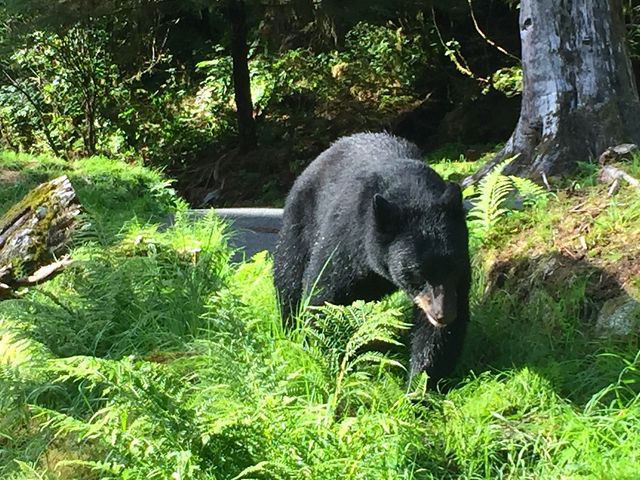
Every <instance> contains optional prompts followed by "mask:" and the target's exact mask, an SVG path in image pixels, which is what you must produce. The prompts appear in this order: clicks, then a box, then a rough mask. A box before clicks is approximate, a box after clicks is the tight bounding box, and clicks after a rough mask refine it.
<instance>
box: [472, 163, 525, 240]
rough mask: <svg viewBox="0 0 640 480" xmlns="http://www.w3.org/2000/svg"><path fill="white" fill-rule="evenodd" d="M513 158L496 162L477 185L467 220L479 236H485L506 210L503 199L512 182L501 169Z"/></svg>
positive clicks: (505, 198)
mask: <svg viewBox="0 0 640 480" xmlns="http://www.w3.org/2000/svg"><path fill="white" fill-rule="evenodd" d="M513 158H515V157H513ZM513 158H508V159H506V160H504V161H503V162H501V163H500V164H498V165H497V166H496V167H495V168H494V169H493V170H492V171H491V172H490V173H489V174H488V175H486V176H485V177H484V178H483V179H482V181H481V182H480V185H479V186H478V196H477V197H476V201H475V203H474V206H473V208H472V209H471V211H470V212H469V220H470V226H471V227H472V230H475V233H476V234H478V235H479V236H480V237H485V236H486V235H487V233H488V232H489V231H491V229H493V228H494V227H495V225H496V224H497V222H498V220H499V218H500V217H501V216H502V215H503V214H505V213H506V212H507V210H508V209H507V208H505V201H506V200H507V197H508V196H509V192H511V190H513V182H512V181H511V178H510V177H507V176H505V175H503V174H502V170H504V168H505V167H506V166H507V165H508V164H509V163H510V162H511V161H512V160H513Z"/></svg>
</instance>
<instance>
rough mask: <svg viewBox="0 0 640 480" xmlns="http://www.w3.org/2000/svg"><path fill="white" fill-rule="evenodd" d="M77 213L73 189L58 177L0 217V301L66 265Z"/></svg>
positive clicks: (45, 278) (48, 276)
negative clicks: (66, 254) (67, 251)
mask: <svg viewBox="0 0 640 480" xmlns="http://www.w3.org/2000/svg"><path fill="white" fill-rule="evenodd" d="M79 213H80V204H79V203H78V199H77V197H76V193H75V191H74V189H73V186H72V185H71V182H70V181H69V179H68V178H67V177H66V176H62V177H58V178H55V179H53V180H51V181H49V182H46V183H43V184H41V185H39V186H38V187H36V188H35V189H33V190H32V191H31V192H30V193H28V194H27V195H26V196H25V197H24V198H23V199H22V200H21V201H20V202H18V203H17V204H16V205H14V206H13V207H11V208H10V209H9V210H8V211H7V212H6V213H5V214H4V215H3V216H2V217H0V299H4V298H10V297H13V296H15V291H16V289H17V288H19V287H25V286H30V285H36V284H38V283H41V282H44V281H46V280H48V279H49V278H52V277H53V276H55V275H56V274H57V273H59V272H60V271H62V269H64V268H65V267H66V266H68V265H69V263H70V260H69V258H68V257H66V256H64V254H65V252H66V250H67V248H68V242H69V239H70V237H71V233H72V231H73V229H74V226H75V224H76V217H77V216H78V214H79Z"/></svg>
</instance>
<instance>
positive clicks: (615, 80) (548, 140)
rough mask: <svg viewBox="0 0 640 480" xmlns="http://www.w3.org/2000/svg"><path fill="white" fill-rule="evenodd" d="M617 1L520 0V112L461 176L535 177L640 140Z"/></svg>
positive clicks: (639, 113) (639, 115)
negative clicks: (495, 149) (498, 172)
mask: <svg viewBox="0 0 640 480" xmlns="http://www.w3.org/2000/svg"><path fill="white" fill-rule="evenodd" d="M624 35H625V25H624V20H623V17H622V5H621V3H620V0H611V1H609V0H581V1H573V0H522V1H521V2H520V38H521V42H522V69H523V92H522V107H521V112H520V119H519V121H518V124H517V126H516V128H515V131H514V132H513V134H512V136H511V138H510V139H509V140H508V141H507V143H506V145H505V147H504V148H503V149H502V151H501V152H500V153H499V154H498V155H497V156H496V157H495V158H494V159H492V160H491V161H490V162H489V163H488V164H487V165H485V166H484V167H483V168H482V169H480V171H479V172H478V173H477V174H475V175H473V176H472V177H469V178H467V179H465V181H464V182H463V184H464V185H469V184H471V183H474V182H475V181H477V180H478V179H480V178H481V177H482V176H484V175H485V174H486V173H488V172H489V171H490V170H491V169H492V168H493V167H494V166H495V165H496V164H497V163H499V162H500V161H502V160H503V159H505V158H508V157H511V156H514V155H517V154H519V157H518V158H517V159H516V160H514V161H513V162H512V163H511V164H510V165H509V166H508V167H507V169H505V172H507V173H512V174H513V173H515V174H519V175H526V176H530V177H533V178H535V177H538V178H540V175H541V174H544V175H547V176H549V175H557V174H563V173H567V172H570V171H571V170H572V169H573V167H575V165H576V162H578V161H592V160H594V159H597V158H598V156H599V155H600V154H601V153H602V152H603V151H604V150H606V149H607V148H608V147H610V146H612V145H618V144H621V143H636V144H637V143H638V141H640V102H639V100H638V93H637V89H636V85H635V81H634V77H633V72H632V69H631V62H630V60H629V55H628V52H627V47H626V45H625V41H624Z"/></svg>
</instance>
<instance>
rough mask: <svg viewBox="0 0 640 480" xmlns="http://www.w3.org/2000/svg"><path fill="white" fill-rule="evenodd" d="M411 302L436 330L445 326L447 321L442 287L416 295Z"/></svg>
mask: <svg viewBox="0 0 640 480" xmlns="http://www.w3.org/2000/svg"><path fill="white" fill-rule="evenodd" d="M413 302H414V303H415V304H416V305H417V306H418V307H419V308H420V310H422V311H423V312H424V314H425V315H426V317H427V320H429V323H431V324H432V325H433V326H434V327H436V328H442V327H444V326H446V325H447V323H448V321H447V320H448V319H447V318H446V316H445V312H444V311H445V308H444V289H443V288H442V287H440V288H438V287H435V288H429V289H427V290H425V291H423V292H421V293H420V294H419V295H417V296H416V297H415V298H414V299H413Z"/></svg>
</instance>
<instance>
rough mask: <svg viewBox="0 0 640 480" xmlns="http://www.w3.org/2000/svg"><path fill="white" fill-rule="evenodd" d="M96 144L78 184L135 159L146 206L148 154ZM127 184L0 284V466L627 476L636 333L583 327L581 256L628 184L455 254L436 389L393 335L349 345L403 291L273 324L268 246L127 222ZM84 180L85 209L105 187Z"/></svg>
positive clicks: (609, 235)
mask: <svg viewBox="0 0 640 480" xmlns="http://www.w3.org/2000/svg"><path fill="white" fill-rule="evenodd" d="M96 162H97V163H95V164H93V163H91V162H89V163H87V164H86V165H85V167H84V168H85V170H83V171H82V172H83V173H82V175H87V178H89V179H90V180H89V181H90V185H92V186H93V187H96V186H97V188H96V190H97V191H100V190H104V191H107V190H109V189H112V188H115V187H117V183H118V180H117V179H118V178H125V179H126V178H130V179H134V180H132V182H134V183H135V182H138V180H135V179H136V178H137V179H140V178H142V179H143V180H141V181H140V182H141V183H140V185H141V186H140V187H139V188H140V189H141V190H140V192H141V193H140V195H141V196H142V197H143V198H141V199H138V200H136V201H139V202H140V204H138V205H139V206H140V208H141V209H142V210H140V211H141V212H147V214H149V213H150V212H151V213H153V212H155V211H156V210H155V208H156V207H159V206H164V205H166V204H165V203H163V201H164V200H162V201H160V203H156V202H158V199H164V198H165V197H164V196H163V195H165V194H166V193H164V190H163V188H164V187H162V185H163V182H164V181H163V180H162V178H161V177H160V176H156V175H158V174H157V173H147V172H145V171H144V170H143V169H142V170H139V171H138V173H135V174H134V173H132V172H130V171H129V170H128V168H129V167H126V166H123V165H122V164H118V165H112V164H111V163H109V162H108V161H106V160H96ZM27 163H28V162H27ZM53 164H54V165H57V164H56V163H55V162H53ZM102 167H104V169H102ZM52 168H53V167H52ZM55 168H58V167H57V166H56V167H55ZM65 168H67V167H66V166H65V167H61V170H60V172H62V171H66V170H64V169H65ZM138 168H141V167H134V171H136V169H138ZM447 168H450V169H451V171H452V172H453V171H457V172H462V171H465V169H466V168H467V166H466V165H462V166H458V165H456V164H455V163H452V164H450V165H449V166H448V167H447ZM60 172H57V171H56V174H58V173H60ZM82 175H80V174H78V177H77V181H78V182H80V180H81V178H82ZM145 179H147V180H150V182H147V180H145ZM125 183H126V182H125ZM584 183H588V182H586V181H585V182H584ZM149 185H152V186H154V185H155V186H157V188H156V187H153V188H151V189H149V188H147V187H149ZM23 187H24V188H26V186H23ZM21 188H22V187H21ZM77 188H78V193H79V195H80V192H81V191H82V189H84V188H85V187H80V186H78V187H77ZM86 188H87V189H89V188H90V186H87V187H86ZM131 188H133V187H131ZM135 188H138V187H135ZM135 188H133V190H132V189H130V187H127V188H126V189H125V190H124V193H123V195H124V196H123V197H122V203H119V202H115V203H112V204H111V205H110V206H109V208H110V209H112V213H108V210H107V209H106V208H107V205H106V203H105V205H104V208H105V210H104V215H105V217H103V218H105V221H106V222H109V224H110V225H111V226H110V227H109V228H107V229H105V230H103V233H102V236H103V237H104V239H105V241H104V242H100V241H97V240H96V236H95V235H91V234H86V235H85V236H84V237H83V236H82V235H79V239H78V241H77V244H76V245H75V247H74V249H73V252H72V254H73V257H74V258H75V259H76V260H77V263H76V265H75V266H74V267H73V268H70V269H69V270H68V271H66V272H64V273H63V274H62V275H60V276H59V277H57V278H56V279H54V280H52V281H50V282H47V283H46V284H44V285H42V286H39V287H36V288H34V289H32V290H30V291H28V292H23V294H24V298H22V299H18V300H10V301H4V302H0V477H1V478H7V479H25V478H29V479H31V478H33V479H35V478H45V479H63V478H64V479H72V478H78V479H80V478H82V479H91V478H117V479H125V478H126V479H131V478H140V479H142V478H144V479H147V478H150V479H152V478H158V479H168V478H180V479H196V480H197V479H233V478H237V479H241V478H247V479H248V478H260V479H280V478H281V479H298V478H299V479H314V480H315V479H320V480H322V479H336V478H350V479H363V480H365V479H366V480H368V479H385V480H386V479H458V478H464V479H495V478H509V479H516V478H517V479H557V478H567V479H573V478H580V479H582V478H585V479H586V478H593V479H602V478H611V479H614V478H615V479H633V478H637V477H638V476H639V475H640V429H638V428H637V426H638V425H640V395H639V392H640V360H639V358H638V354H637V353H638V337H637V335H636V334H632V335H629V336H627V337H624V338H601V337H598V336H596V335H594V332H593V322H594V312H593V311H592V310H593V309H594V308H595V307H597V305H598V304H597V303H596V301H595V300H594V299H590V298H589V295H590V291H591V290H590V288H591V286H592V282H593V281H594V279H595V278H597V276H598V275H601V274H603V271H602V269H601V264H600V263H597V261H601V260H602V259H603V258H605V259H615V258H625V257H624V255H625V254H626V253H625V252H626V251H627V250H628V249H627V250H624V249H623V248H622V245H624V242H623V241H622V240H623V239H624V238H627V237H625V236H630V235H632V234H633V232H634V231H635V230H634V229H635V228H637V227H636V224H637V222H635V220H636V218H637V212H636V209H637V205H636V202H637V197H634V196H633V192H631V191H628V190H624V191H622V192H621V193H620V197H618V198H616V199H614V200H606V199H605V200H604V201H602V200H601V198H602V197H601V193H602V192H601V187H593V186H585V187H581V188H583V190H582V191H581V193H580V195H582V197H581V198H580V199H577V198H576V197H575V195H573V196H572V195H571V194H565V193H562V194H558V195H557V196H552V197H551V198H550V199H549V201H548V203H547V204H546V205H545V206H544V208H542V207H534V208H530V209H527V210H523V211H521V212H514V213H511V214H509V215H507V216H505V217H504V218H503V221H502V222H501V223H500V224H499V225H498V226H497V227H496V228H495V231H494V232H492V236H491V241H490V242H488V243H486V244H484V245H482V247H481V248H480V249H479V251H478V252H479V253H478V256H477V257H476V258H475V259H474V265H475V269H474V283H473V288H472V322H471V326H470V331H469V336H468V340H467V344H466V347H465V353H464V356H463V359H462V362H461V364H460V366H459V368H458V369H457V371H456V374H455V378H454V379H453V381H452V382H451V383H450V384H449V388H448V389H443V390H442V391H438V390H437V389H431V390H428V389H426V383H425V379H424V378H423V377H422V378H418V379H416V381H415V382H414V383H413V384H412V385H411V386H409V385H407V380H406V378H407V376H406V367H407V358H406V353H404V352H406V350H405V349H404V348H402V347H401V346H400V347H399V348H397V349H396V350H397V351H395V350H394V351H392V352H389V353H386V354H384V355H383V354H381V353H378V352H376V351H367V348H362V346H363V345H366V344H367V343H369V342H372V341H373V342H374V343H375V342H379V341H384V342H385V343H393V342H397V341H399V340H400V339H401V338H402V335H401V334H402V332H403V331H404V328H405V327H406V325H405V323H404V322H406V321H408V320H409V319H410V315H409V313H408V311H409V302H408V301H407V300H406V299H405V298H404V297H403V296H402V295H393V296H391V297H389V298H387V299H385V300H383V301H381V302H376V303H364V302H356V303H354V304H353V305H351V306H348V307H334V306H328V307H324V308H322V309H319V310H311V311H308V312H305V313H303V314H302V317H301V319H300V320H301V321H300V322H299V324H298V328H296V329H295V330H294V331H292V332H285V331H284V330H283V329H282V327H281V322H280V318H279V313H278V307H277V301H276V296H275V291H274V288H273V283H272V278H271V260H270V258H269V257H268V255H266V254H259V255H257V256H256V257H254V259H253V260H252V261H250V262H247V263H244V264H241V265H233V264H231V263H229V258H230V251H229V249H228V247H227V245H226V229H225V227H224V225H222V223H221V222H220V221H219V220H218V219H216V218H215V217H213V216H212V217H209V218H206V219H204V220H202V221H199V222H196V223H191V222H189V221H187V220H186V219H185V218H183V217H182V216H181V215H179V214H178V215H177V220H176V225H175V226H174V227H172V228H169V229H166V230H164V231H163V229H159V228H158V227H157V226H156V225H154V224H153V223H147V222H146V221H145V219H146V217H145V215H140V214H139V213H138V212H140V211H136V210H135V209H125V208H124V207H123V205H124V204H125V203H126V202H133V201H134V200H133V199H132V197H127V195H132V194H133V193H132V192H135V191H137V190H135ZM86 195H87V196H85V197H84V198H86V199H93V200H91V201H94V202H96V205H97V206H96V209H95V210H94V212H98V211H100V210H99V208H101V207H100V205H99V204H100V202H104V201H105V200H104V198H106V197H102V198H101V197H100V195H98V194H96V196H95V197H91V194H90V193H89V192H88V191H87V192H86ZM6 198H8V197H6ZM127 198H128V200H127ZM167 198H173V197H172V196H171V195H170V194H169V197H167ZM598 199H600V200H598ZM582 201H586V204H585V205H587V206H590V207H592V208H594V209H595V210H593V211H597V212H598V215H596V216H595V217H593V216H589V217H585V218H584V221H585V222H589V225H590V230H589V232H586V240H587V243H588V244H589V245H591V244H593V245H598V246H599V247H600V249H601V250H600V251H599V252H596V253H594V255H595V257H594V258H595V260H592V259H591V258H590V257H588V256H585V257H584V258H582V259H579V260H576V259H573V258H571V257H569V260H571V261H570V262H568V263H567V265H566V266H563V267H562V268H560V267H559V266H558V265H561V264H558V263H557V262H558V261H559V260H558V258H559V257H558V256H557V254H558V250H557V247H558V245H560V243H559V242H560V238H561V235H560V233H561V232H560V230H559V228H560V227H559V225H561V222H563V221H564V222H565V223H566V222H567V221H569V220H570V221H573V220H575V221H576V222H580V221H583V220H582V217H578V216H577V214H574V213H571V212H570V210H571V209H573V208H575V207H576V205H578V204H579V203H580V202H582ZM598 201H599V202H600V203H597V202H598ZM614 201H615V202H617V203H616V204H615V206H614V205H613V203H612V202H614ZM147 208H149V209H147ZM160 210H161V209H158V210H157V211H160ZM590 211H591V210H590ZM110 215H113V218H115V219H117V220H113V223H110V222H111V221H110V220H109V218H112V217H110ZM574 217H575V218H574ZM150 218H155V217H153V215H151V216H150ZM596 219H599V220H597V221H596ZM116 225H117V226H118V228H117V229H116V228H115V226H116ZM576 225H577V224H576ZM567 238H569V236H567ZM605 240H606V241H607V242H608V243H605ZM562 245H564V243H562ZM563 259H564V257H560V260H563ZM596 260H597V261H596ZM496 261H502V262H504V265H502V267H501V268H502V270H499V272H501V273H500V275H498V277H495V275H496V269H495V262H496ZM554 262H555V263H554ZM594 262H595V263H594ZM562 265H564V264H562ZM595 313H597V312H595Z"/></svg>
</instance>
